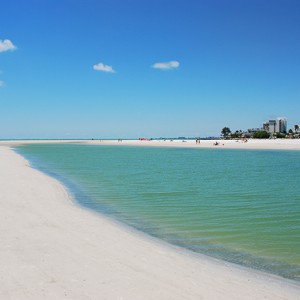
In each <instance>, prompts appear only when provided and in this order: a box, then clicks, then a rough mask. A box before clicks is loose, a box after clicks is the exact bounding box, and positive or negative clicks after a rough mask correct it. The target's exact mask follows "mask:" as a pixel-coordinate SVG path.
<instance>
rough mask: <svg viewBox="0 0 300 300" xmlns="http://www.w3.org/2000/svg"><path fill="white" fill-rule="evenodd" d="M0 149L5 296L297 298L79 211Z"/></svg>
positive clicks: (273, 280)
mask: <svg viewBox="0 0 300 300" xmlns="http://www.w3.org/2000/svg"><path fill="white" fill-rule="evenodd" d="M0 153H1V155H0V163H1V166H2V167H1V170H0V178H1V181H0V184H1V185H0V186H1V193H2V195H4V197H3V199H2V201H1V202H0V207H1V210H0V212H1V214H2V216H1V219H0V220H1V221H0V222H1V223H2V224H1V226H0V228H4V229H6V230H3V232H1V234H2V236H4V241H5V242H4V243H3V247H2V248H0V249H1V250H0V251H1V252H2V253H1V252H0V254H1V255H0V262H1V266H4V268H3V269H2V271H0V278H1V281H2V280H4V285H2V287H0V295H2V297H4V298H6V299H9V298H10V297H11V299H16V298H17V299H41V298H43V299H54V298H56V299H60V298H62V297H63V296H64V295H67V297H65V296H64V297H65V298H67V299H68V297H70V298H69V299H85V298H88V297H91V298H92V299H97V298H98V297H99V295H103V297H102V299H112V298H113V299H118V298H119V299H121V298H123V299H182V298H186V299H200V298H201V297H203V298H204V299H254V298H255V299H264V298H266V297H267V298H269V297H270V299H297V297H299V296H300V285H299V284H298V283H296V282H294V281H290V280H286V279H281V278H280V277H277V276H275V275H269V274H266V273H263V272H260V271H256V270H250V269H247V268H244V267H241V266H236V265H234V264H231V263H226V262H223V261H219V260H217V259H213V258H210V257H206V256H204V255H201V254H194V253H192V252H191V253H190V251H188V250H184V249H181V248H179V247H176V246H172V245H169V244H167V243H165V242H161V241H158V240H157V239H156V238H154V237H153V238H152V237H149V238H148V237H146V235H145V234H143V233H141V232H135V230H134V229H131V228H125V227H123V226H121V225H120V224H118V223H117V222H114V221H111V220H110V219H109V218H108V217H106V216H103V215H101V214H98V213H97V214H96V213H92V212H90V211H89V210H87V209H83V208H82V207H80V206H79V205H78V204H77V203H76V201H74V200H72V199H71V198H70V194H69V193H68V191H67V190H66V189H65V187H64V186H63V185H62V184H61V183H60V182H58V181H57V180H56V179H53V178H52V177H49V176H47V175H45V174H44V173H42V172H40V171H38V170H36V169H32V168H31V167H30V166H29V163H28V161H26V160H25V159H24V158H23V157H21V156H20V155H19V154H17V153H15V152H14V151H13V150H12V149H9V148H8V147H0ZM4 200H5V201H4ZM37 200H38V201H37ZM15 210H17V212H18V215H17V216H16V215H15V213H16V211H15ZM15 222H17V225H19V226H16V224H15ZM0 230H1V229H0ZM23 250H25V251H23ZM65 250H68V251H65ZM32 252H33V253H32ZM50 262H51V263H50ZM17 270H18V272H16V271H17ZM19 271H20V272H19ZM78 273H79V274H78ZM107 278H109V280H107ZM36 282H38V283H39V284H38V285H37V284H36ZM103 282H105V283H103ZM117 297H118V298H117Z"/></svg>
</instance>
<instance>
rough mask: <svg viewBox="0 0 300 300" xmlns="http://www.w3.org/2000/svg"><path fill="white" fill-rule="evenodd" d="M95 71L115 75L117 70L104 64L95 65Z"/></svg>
mask: <svg viewBox="0 0 300 300" xmlns="http://www.w3.org/2000/svg"><path fill="white" fill-rule="evenodd" d="M93 69H94V70H96V71H102V72H108V73H115V70H114V69H113V67H112V66H108V65H105V64H103V63H99V64H96V65H93Z"/></svg>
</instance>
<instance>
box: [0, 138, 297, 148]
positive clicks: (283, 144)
mask: <svg viewBox="0 0 300 300" xmlns="http://www.w3.org/2000/svg"><path fill="white" fill-rule="evenodd" d="M216 142H217V143H218V145H215V143H216ZM26 144H85V145H100V146H101V145H107V146H147V147H180V148H195V149H208V148H210V149H245V150H246V149H247V150H250V149H252V150H296V151H300V139H275V140H270V139H267V140H264V139H249V140H247V142H243V141H242V140H220V139H217V140H201V141H200V144H196V141H195V140H151V141H141V140H121V141H119V140H98V139H95V140H1V141H0V146H1V145H3V146H17V145H26Z"/></svg>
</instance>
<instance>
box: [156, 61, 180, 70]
mask: <svg viewBox="0 0 300 300" xmlns="http://www.w3.org/2000/svg"><path fill="white" fill-rule="evenodd" d="M179 65H180V63H179V62H178V61H176V60H172V61H168V62H159V63H155V64H153V65H152V68H154V69H161V70H173V69H177V68H178V67H179Z"/></svg>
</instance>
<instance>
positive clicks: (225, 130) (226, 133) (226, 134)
mask: <svg viewBox="0 0 300 300" xmlns="http://www.w3.org/2000/svg"><path fill="white" fill-rule="evenodd" d="M230 134H231V130H230V128H229V127H224V128H223V129H222V131H221V135H223V137H224V138H228V137H229V135H230Z"/></svg>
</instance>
